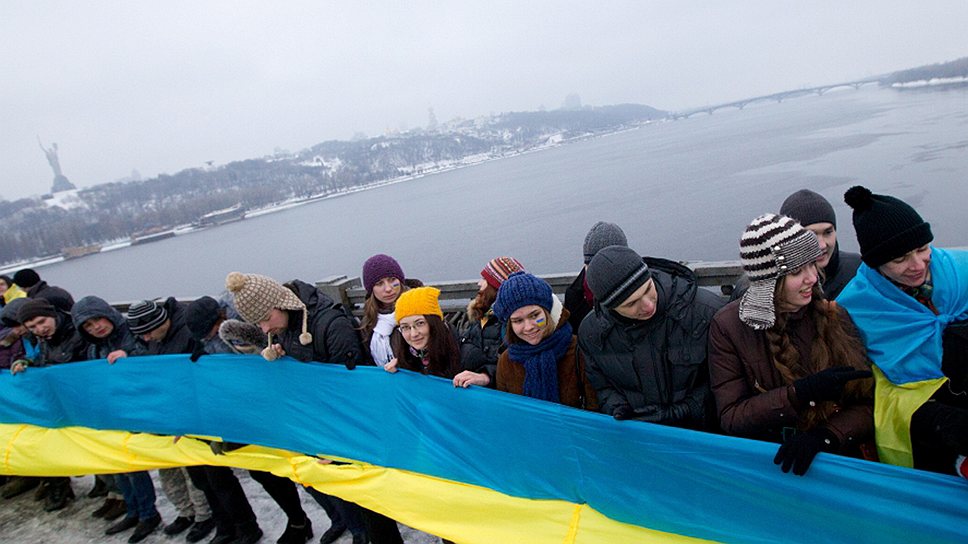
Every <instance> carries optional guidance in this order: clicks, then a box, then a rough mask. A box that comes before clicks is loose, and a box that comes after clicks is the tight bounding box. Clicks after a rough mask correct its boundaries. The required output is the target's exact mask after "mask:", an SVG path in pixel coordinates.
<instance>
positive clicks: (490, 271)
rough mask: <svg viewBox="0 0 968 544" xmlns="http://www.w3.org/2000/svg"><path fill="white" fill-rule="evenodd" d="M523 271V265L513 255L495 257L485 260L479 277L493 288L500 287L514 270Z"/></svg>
mask: <svg viewBox="0 0 968 544" xmlns="http://www.w3.org/2000/svg"><path fill="white" fill-rule="evenodd" d="M522 271H524V265H522V264H521V263H520V262H518V260H517V259H515V258H514V257H497V258H496V259H491V260H490V261H487V264H486V265H484V269H483V270H481V277H482V278H484V281H486V282H487V284H488V285H490V286H491V287H493V288H495V289H500V288H501V284H502V283H504V280H506V279H508V276H510V275H511V274H514V273H515V272H522Z"/></svg>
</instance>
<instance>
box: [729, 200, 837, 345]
mask: <svg viewBox="0 0 968 544" xmlns="http://www.w3.org/2000/svg"><path fill="white" fill-rule="evenodd" d="M821 255H823V252H822V251H821V250H820V242H819V241H817V236H816V235H815V234H814V233H812V232H810V231H809V230H807V229H805V228H803V226H802V225H800V223H798V222H797V221H796V220H795V219H793V218H792V217H787V216H785V215H776V214H772V213H768V214H764V215H761V216H759V217H757V218H756V219H754V220H753V222H752V223H750V224H749V226H748V227H746V232H744V233H743V236H742V238H740V241H739V258H740V260H741V261H742V263H743V270H745V271H746V275H747V276H748V277H749V280H750V287H749V289H747V290H746V292H745V293H743V298H741V299H740V303H739V318H740V320H742V321H743V323H746V324H747V325H749V326H750V327H753V328H754V329H756V330H765V329H768V328H770V327H772V326H773V324H774V323H776V307H775V305H774V301H773V292H774V290H775V289H776V283H777V281H779V279H780V278H781V277H782V276H786V275H787V274H789V273H790V272H793V271H794V270H797V269H798V268H800V267H801V266H804V265H806V264H810V263H813V262H816V260H817V259H818V258H819V257H820V256H821Z"/></svg>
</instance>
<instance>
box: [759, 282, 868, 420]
mask: <svg viewBox="0 0 968 544" xmlns="http://www.w3.org/2000/svg"><path fill="white" fill-rule="evenodd" d="M781 285H782V280H781V281H779V282H777V289H776V291H775V294H774V300H776V298H777V293H779V291H780V287H781ZM787 317H788V314H785V313H782V314H781V313H778V314H777V317H776V324H775V325H774V326H773V327H771V328H770V329H768V330H767V331H766V338H767V341H768V343H769V347H770V355H771V357H772V359H773V366H774V367H775V368H776V369H777V371H778V372H779V373H780V376H782V377H783V381H784V383H786V384H787V385H789V384H792V383H793V382H794V381H796V380H798V379H800V378H803V377H804V376H809V375H812V374H816V373H817V372H820V371H821V370H824V369H826V368H830V367H832V366H840V365H847V366H850V367H852V368H856V369H858V370H870V364H869V361H868V359H867V350H866V348H865V347H864V345H863V343H861V341H860V338H858V336H857V335H856V333H855V332H854V330H853V327H852V325H851V324H850V322H849V320H848V319H847V318H846V317H845V314H844V313H843V312H842V311H841V310H839V309H838V308H837V304H836V303H835V302H831V301H828V300H826V299H825V298H824V297H823V289H822V288H821V287H820V283H819V282H818V283H817V284H816V285H814V287H813V298H812V300H811V302H810V306H809V308H807V315H806V316H804V319H811V320H813V324H814V326H815V327H816V331H817V332H816V334H815V335H814V337H813V341H812V342H811V346H810V356H811V360H810V361H800V353H799V352H798V351H797V349H796V346H794V345H793V342H792V341H791V340H790V336H789V334H788V333H787V330H786V325H787ZM873 394H874V384H873V380H871V379H865V380H853V381H851V382H848V384H847V386H846V387H845V388H844V398H843V399H842V400H847V399H870V398H873ZM836 410H837V403H836V402H819V403H817V405H816V406H813V407H806V409H805V410H802V411H801V412H800V414H801V415H800V421H799V424H798V427H800V428H801V429H802V430H807V429H812V428H814V427H816V426H817V425H819V424H821V423H823V422H825V421H827V419H828V418H829V417H830V415H831V414H833V413H834V412H835V411H836Z"/></svg>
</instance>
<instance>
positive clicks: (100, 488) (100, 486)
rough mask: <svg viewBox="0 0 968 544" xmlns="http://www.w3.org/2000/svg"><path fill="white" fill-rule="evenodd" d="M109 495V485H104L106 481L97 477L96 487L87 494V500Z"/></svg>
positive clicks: (95, 480)
mask: <svg viewBox="0 0 968 544" xmlns="http://www.w3.org/2000/svg"><path fill="white" fill-rule="evenodd" d="M107 494H108V484H106V483H104V480H102V479H100V478H97V477H95V478H94V487H92V488H91V490H90V491H88V492H87V498H89V499H96V498H98V497H105V496H107Z"/></svg>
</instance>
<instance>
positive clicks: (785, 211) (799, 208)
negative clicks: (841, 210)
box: [780, 189, 837, 228]
mask: <svg viewBox="0 0 968 544" xmlns="http://www.w3.org/2000/svg"><path fill="white" fill-rule="evenodd" d="M780 215H785V216H787V217H792V218H794V219H796V220H797V221H799V222H800V224H801V225H803V226H804V227H808V226H810V225H813V224H814V223H830V224H831V225H833V226H834V228H837V216H836V215H835V214H834V207H833V206H831V205H830V202H829V201H828V200H827V199H826V198H824V197H823V196H821V195H820V194H818V193H815V192H813V191H811V190H810V189H800V190H799V191H797V192H795V193H793V194H792V195H790V196H788V197H787V198H786V200H784V201H783V205H782V206H780Z"/></svg>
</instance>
